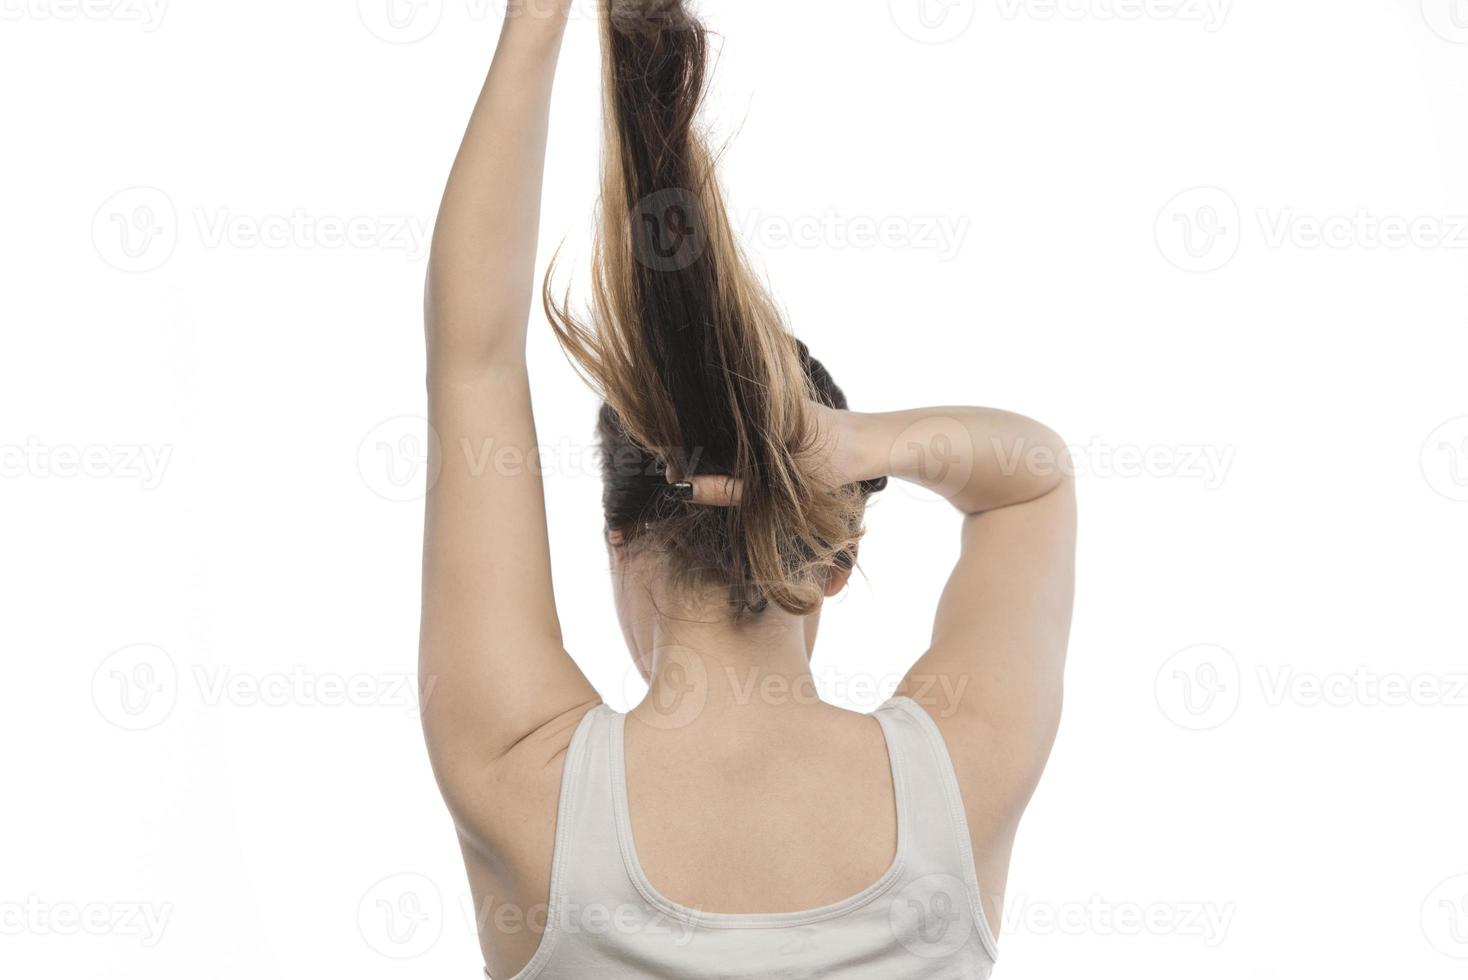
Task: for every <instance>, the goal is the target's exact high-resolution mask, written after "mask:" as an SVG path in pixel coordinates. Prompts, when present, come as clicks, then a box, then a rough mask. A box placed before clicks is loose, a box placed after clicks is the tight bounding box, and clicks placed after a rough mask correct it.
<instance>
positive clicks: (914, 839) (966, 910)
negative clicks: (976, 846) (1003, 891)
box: [486, 697, 998, 980]
mask: <svg viewBox="0 0 1468 980" xmlns="http://www.w3.org/2000/svg"><path fill="white" fill-rule="evenodd" d="M874 717H876V719H877V720H878V721H879V722H881V725H882V732H883V734H884V735H885V737H886V739H887V752H888V755H889V757H890V759H891V765H892V783H893V787H894V788H895V790H896V797H897V855H896V857H895V859H894V860H893V862H892V866H891V867H890V868H889V869H888V870H887V872H886V873H885V874H883V875H882V877H881V878H880V879H879V880H877V881H876V882H874V883H873V884H872V885H871V886H870V887H868V888H867V889H866V890H864V891H862V892H861V893H860V894H857V895H853V896H851V897H850V898H848V899H846V900H844V901H841V902H837V903H836V904H834V905H827V906H825V907H823V908H819V909H811V910H809V911H805V912H781V913H773V914H769V915H761V914H737V915H736V914H727V913H709V912H700V911H698V910H697V909H692V908H688V907H686V906H683V905H679V904H677V903H676V902H673V901H671V900H669V899H668V898H666V897H664V896H663V895H660V894H659V893H658V892H657V890H656V889H654V888H653V886H652V884H651V883H650V882H649V881H648V880H647V876H646V875H645V874H643V872H642V866H641V865H640V864H639V863H638V860H637V851H636V848H635V847H634V846H633V841H632V824H631V821H630V820H629V819H628V816H627V781H626V766H625V763H624V757H623V747H624V743H623V730H624V727H625V725H626V721H627V718H626V716H625V715H622V714H619V713H618V712H616V711H614V710H612V709H611V708H608V707H607V706H606V705H601V706H599V707H597V708H593V709H592V710H591V711H589V712H587V714H586V717H585V718H583V719H582V720H581V724H580V725H579V726H578V727H577V729H576V733H575V735H574V736H573V737H572V739H571V745H570V748H569V750H568V751H567V753H566V761H565V771H564V773H563V774H562V777H561V801H560V807H559V811H558V814H557V818H556V820H557V823H556V841H555V855H554V858H553V860H552V865H551V887H550V903H549V909H548V911H547V917H546V929H545V935H544V937H543V939H542V940H541V944H540V947H539V949H538V950H537V951H536V953H535V956H534V958H533V959H531V961H530V962H529V963H528V964H527V965H526V966H525V968H524V969H523V970H521V971H520V972H519V973H517V974H515V976H514V977H511V978H507V980H532V978H537V980H622V978H637V980H646V978H658V980H702V978H714V980H735V978H759V980H814V978H817V977H835V978H840V980H960V978H961V980H985V978H987V977H989V975H990V973H991V972H992V970H993V968H994V962H995V960H996V958H997V956H998V953H997V950H996V948H995V943H994V937H993V935H992V933H991V932H990V930H989V925H988V921H987V920H986V919H985V918H984V912H983V906H982V905H981V903H980V901H979V884H978V879H977V876H976V875H975V873H974V860H973V850H972V846H971V844H970V838H969V832H968V823H967V820H966V818H965V817H964V811H963V803H962V799H961V798H960V796H959V791H958V780H957V778H956V777H955V775H954V771H953V763H952V761H951V760H950V759H949V756H948V749H947V747H946V746H945V745H944V743H943V737H942V735H941V734H940V733H939V732H938V726H937V725H935V724H934V723H933V720H932V718H931V717H929V715H928V713H927V712H926V711H924V710H923V709H922V708H921V707H919V706H918V705H917V704H916V703H915V702H913V701H912V700H910V699H908V698H904V697H898V698H893V699H892V700H891V701H888V702H887V703H886V704H884V705H882V707H880V708H878V709H877V711H876V712H874ZM486 975H487V974H486Z"/></svg>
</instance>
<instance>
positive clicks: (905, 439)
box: [842, 407, 1072, 514]
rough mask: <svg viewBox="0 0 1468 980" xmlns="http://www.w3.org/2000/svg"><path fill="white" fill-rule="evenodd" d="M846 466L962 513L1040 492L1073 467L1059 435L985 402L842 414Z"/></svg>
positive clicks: (1026, 498)
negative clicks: (907, 485) (934, 497)
mask: <svg viewBox="0 0 1468 980" xmlns="http://www.w3.org/2000/svg"><path fill="white" fill-rule="evenodd" d="M846 426H847V433H846V434H845V435H844V437H843V439H842V441H844V442H846V444H847V446H848V447H849V448H848V453H849V455H848V458H847V462H846V464H845V465H846V466H847V467H849V468H850V469H851V470H852V471H854V472H855V474H856V476H857V479H860V480H870V479H876V478H878V477H882V476H890V477H895V478H897V479H901V480H906V481H908V482H911V483H915V484H917V485H919V486H922V487H925V488H927V489H929V490H931V491H933V492H935V493H937V494H939V495H941V496H943V497H945V498H947V499H948V500H949V501H950V502H951V503H952V504H953V505H954V506H955V507H957V508H958V509H959V510H961V511H963V512H964V513H967V514H977V513H982V512H984V511H989V510H995V509H997V508H999V507H1008V506H1010V505H1012V504H1019V503H1024V502H1026V501H1029V500H1035V499H1037V498H1039V497H1042V496H1044V495H1045V494H1047V493H1049V492H1050V491H1051V490H1054V489H1055V488H1056V487H1058V486H1060V485H1061V483H1063V482H1064V481H1065V480H1067V479H1069V478H1070V476H1071V473H1072V470H1071V461H1070V456H1069V453H1068V451H1067V449H1066V446H1065V443H1064V441H1063V440H1062V439H1061V438H1060V436H1058V435H1057V434H1056V433H1055V432H1053V431H1051V430H1050V429H1049V428H1047V427H1046V426H1044V425H1041V424H1040V423H1039V422H1036V421H1034V420H1033V419H1029V418H1025V417H1024V416H1022V415H1015V414H1014V413H1012V412H1004V411H1000V410H998V409H990V408H947V407H945V408H919V409H912V410H910V411H903V412H878V413H856V412H853V413H847V419H846Z"/></svg>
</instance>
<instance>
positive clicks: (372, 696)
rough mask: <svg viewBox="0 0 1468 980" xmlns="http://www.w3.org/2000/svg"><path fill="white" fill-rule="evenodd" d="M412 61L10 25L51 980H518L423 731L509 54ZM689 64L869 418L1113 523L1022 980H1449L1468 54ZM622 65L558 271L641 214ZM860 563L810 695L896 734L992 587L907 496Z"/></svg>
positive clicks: (1097, 33) (173, 14)
mask: <svg viewBox="0 0 1468 980" xmlns="http://www.w3.org/2000/svg"><path fill="white" fill-rule="evenodd" d="M945 2H947V4H948V5H947V6H944V3H945ZM386 3H387V0H363V2H362V3H361V4H360V5H355V6H354V3H353V2H352V0H337V2H333V3H298V2H289V0H257V2H254V3H249V4H245V3H229V4H227V3H221V2H218V0H209V2H205V0H175V2H172V3H162V4H161V5H160V3H159V2H158V0H153V2H152V3H144V2H143V0H138V2H136V3H134V2H132V0H97V2H91V3H88V4H87V5H86V6H78V5H77V4H75V3H68V2H67V0H0V85H3V91H4V92H5V93H6V94H5V97H4V98H3V100H0V132H3V134H4V137H3V138H4V153H3V157H0V159H3V163H0V168H3V183H0V216H3V229H4V230H3V233H0V269H3V275H4V281H3V288H0V316H3V324H4V328H3V335H0V337H3V339H0V453H3V455H0V465H3V475H0V547H3V551H4V556H5V557H4V561H3V562H0V597H3V598H0V603H3V609H4V618H3V635H4V656H5V660H4V663H5V670H4V679H3V683H0V726H3V729H0V732H3V739H4V741H3V744H4V759H5V764H4V792H3V804H0V824H3V836H0V972H3V973H4V974H5V975H7V976H14V977H65V978H80V977H88V978H90V977H97V978H101V977H106V978H144V977H146V978H159V977H169V978H173V977H178V978H184V977H188V978H198V977H208V978H221V980H223V978H259V977H285V978H300V977H317V976H350V977H354V978H394V977H403V978H407V977H412V978H418V977H428V976H433V977H452V976H462V977H471V976H474V975H476V973H477V970H478V963H479V954H478V950H477V948H476V944H475V940H474V934H473V928H472V922H471V921H470V919H469V913H468V911H467V901H468V900H467V890H466V888H465V885H464V882H463V879H462V873H461V870H460V865H459V855H458V853H457V849H456V846H455V841H454V837H453V834H452V830H451V827H450V825H449V822H448V819H447V817H446V816H445V814H444V812H443V810H442V807H441V804H440V802H439V800H438V798H437V795H436V792H435V788H434V786H433V783H432V780H431V778H430V775H429V771H428V767H427V763H426V760H425V756H424V751H423V749H422V746H421V742H420V738H419V733H418V727H417V720H416V718H415V717H414V715H413V709H412V704H413V701H414V696H413V694H412V693H411V691H410V690H409V689H408V687H407V686H406V685H407V684H408V683H409V679H410V678H411V675H412V674H413V671H414V660H415V656H416V650H415V647H416V630H417V615H418V606H417V585H418V562H419V555H418V548H419V534H420V519H421V514H420V511H421V499H420V498H421V496H422V492H423V491H422V486H423V481H424V479H425V478H426V477H425V473H424V469H423V467H422V466H421V465H420V461H419V460H418V458H417V457H418V456H419V454H421V451H422V442H421V434H420V433H421V429H422V423H421V415H422V413H423V410H424V392H423V356H422V334H421V318H420V299H421V284H422V277H423V273H424V259H425V254H424V244H425V235H426V230H427V228H428V227H429V225H430V222H431V218H432V215H433V211H434V209H435V207H436V203H437V198H438V194H439V192H440V190H441V187H442V181H443V178H444V175H445V173H446V168H447V166H448V163H449V161H450V159H451V156H452V154H453V151H454V149H455V147H456V145H457V141H458V137H459V134H460V132H461V129H462V125H463V122H464V120H465V118H466V117H467V113H468V110H469V107H470V104H471V101H472V99H473V97H474V95H475V94H476V91H477V88H478V86H479V84H480V81H481V80H482V76H483V72H484V70H485V68H486V67H487V64H488V58H489V53H490V51H491V50H492V46H493V43H494V40H495V37H496V34H497V20H496V11H495V10H494V9H493V8H488V9H486V8H485V7H484V5H483V4H481V3H480V2H478V0H441V2H439V0H420V6H419V8H417V9H415V8H413V7H412V5H411V4H407V5H406V6H405V7H403V8H402V10H405V11H406V12H407V13H408V14H410V15H414V16H410V17H408V18H407V19H404V20H401V21H399V22H398V23H397V26H396V27H394V26H393V22H391V21H389V20H388V19H387V16H386V14H387V6H386ZM703 9H704V10H705V12H706V14H707V15H708V19H709V20H710V21H711V23H712V25H713V26H714V27H716V28H717V29H718V30H719V31H720V32H721V33H722V34H723V35H724V42H723V45H722V57H721V59H720V64H719V69H718V76H717V84H716V88H715V93H714V99H713V106H712V112H711V122H712V123H713V124H714V126H715V129H716V131H717V132H718V133H719V134H721V135H722V136H729V135H733V134H734V132H735V130H736V129H737V130H738V134H737V137H736V138H735V139H734V140H733V142H732V143H731V146H730V149H729V151H728V154H727V157H726V176H727V180H728V184H729V186H730V193H731V198H732V203H733V207H734V210H735V211H736V216H737V219H738V220H739V221H740V223H741V227H743V228H745V229H746V232H747V233H748V235H749V238H750V240H751V247H752V249H753V251H754V252H755V253H756V255H757V256H758V258H759V260H760V261H761V262H762V263H763V264H764V265H765V266H766V267H767V269H768V273H769V276H770V278H771V280H772V282H773V283H774V286H775V289H776V292H777V294H778V296H779V298H780V300H781V302H782V303H783V305H784V306H785V308H786V309H787V310H788V312H789V316H790V320H791V322H792V324H793V325H794V327H795V329H796V330H797V332H798V333H799V334H800V335H801V336H802V337H803V338H805V339H806V340H807V341H809V343H810V344H811V346H812V348H813V349H814V350H815V352H816V353H817V355H818V356H820V357H821V358H823V359H824V360H826V361H827V362H828V364H829V365H830V367H831V368H832V370H833V372H834V373H835V375H836V377H837V379H838V381H839V382H840V383H842V384H843V385H844V386H845V387H846V388H847V390H848V392H849V394H850V396H851V399H852V402H853V404H854V405H855V406H856V407H859V408H866V409H896V408H902V407H908V406H911V405H914V404H932V403H939V404H941V403H981V404H989V405H999V406H1003V407H1006V408H1011V409H1015V410H1018V411H1022V412H1026V413H1028V414H1032V415H1034V416H1036V417H1038V418H1040V419H1042V420H1044V421H1046V422H1047V423H1049V424H1050V425H1052V426H1053V427H1055V428H1056V429H1058V430H1059V431H1061V432H1062V433H1064V434H1065V435H1066V436H1067V438H1068V439H1069V441H1070V442H1071V443H1072V444H1073V445H1074V447H1075V449H1076V453H1077V457H1078V459H1079V460H1080V462H1081V464H1082V466H1083V467H1084V472H1083V474H1082V476H1081V492H1082V496H1083V505H1082V506H1083V532H1082V544H1081V556H1080V589H1079V595H1078V604H1077V610H1076V620H1075V632H1074V639H1073V643H1072V667H1071V671H1070V681H1069V693H1068V702H1067V716H1066V721H1065V726H1064V729H1063V732H1062V736H1061V738H1060V742H1059V745H1058V746H1057V749H1056V752H1055V756H1054V761H1053V763H1052V765H1051V768H1050V771H1049V773H1048V774H1047V776H1046V780H1045V783H1044V785H1043V787H1042V789H1041V790H1040V792H1039V794H1038V796H1037V797H1036V799H1035V801H1034V804H1033V806H1032V809H1031V812H1030V815H1029V817H1028V821H1027V824H1026V826H1025V828H1024V831H1023V834H1022V837H1021V839H1020V841H1019V845H1018V849H1017V852H1016V855H1015V861H1014V870H1013V876H1012V879H1011V889H1010V890H1011V895H1010V899H1011V908H1010V910H1009V917H1008V919H1007V921H1006V924H1005V928H1004V930H1003V934H1002V935H1001V947H1002V948H1003V953H1004V956H1003V962H1002V963H1001V966H1000V969H999V975H1000V976H1002V977H1008V978H1025V977H1031V978H1057V977H1083V976H1084V977H1093V976H1095V977H1128V978H1131V980H1141V978H1159V980H1160V978H1168V980H1172V978H1176V977H1179V976H1186V977H1190V978H1195V980H1209V978H1225V977H1227V978H1230V980H1238V978H1248V980H1265V978H1280V980H1283V978H1296V977H1326V976H1329V977H1342V978H1344V977H1350V978H1356V977H1361V978H1365V977H1375V976H1397V977H1411V978H1413V980H1435V978H1448V977H1461V976H1462V975H1463V970H1464V967H1465V961H1468V839H1465V836H1464V834H1463V826H1464V816H1465V807H1468V788H1465V782H1464V779H1463V746H1464V744H1465V737H1464V736H1465V722H1468V686H1465V682H1464V678H1465V676H1468V662H1465V656H1464V654H1465V643H1464V625H1465V621H1464V614H1465V604H1464V600H1463V596H1464V593H1465V584H1468V581H1465V579H1468V575H1465V571H1464V563H1463V560H1462V558H1463V555H1464V551H1465V545H1468V502H1465V501H1468V421H1465V419H1464V417H1465V416H1468V390H1465V385H1464V364H1465V363H1468V340H1465V325H1468V323H1465V313H1468V311H1465V304H1468V294H1465V277H1464V269H1465V262H1468V218H1464V217H1463V216H1464V215H1468V176H1465V175H1468V135H1465V131H1464V128H1463V121H1464V118H1465V109H1468V3H1465V2H1463V0H1425V2H1424V0H1377V2H1375V3H1370V2H1363V0H1337V2H1333V3H1329V4H1327V3H1266V2H1262V0H1237V2H1230V0H1213V2H1212V4H1211V5H1210V4H1209V3H1207V2H1206V0H1176V2H1172V0H1148V2H1146V3H1143V2H1141V0H1062V2H1060V4H1059V6H1058V7H1053V6H1050V5H1047V4H1046V3H1044V0H990V2H985V3H983V4H978V3H976V2H975V0H929V6H928V7H927V8H926V13H927V16H926V17H925V18H924V17H920V16H919V10H918V8H917V0H892V2H891V3H890V4H889V3H888V2H887V0H862V2H859V3H852V2H849V0H843V2H836V0H822V2H810V3H801V4H791V3H784V2H774V0H740V2H738V3H732V2H731V3H723V4H714V3H706V4H705V5H704V7H703ZM578 10H579V11H580V12H579V14H578V16H577V18H576V21H575V22H574V23H573V25H572V27H571V28H570V32H569V36H568V40H567V44H566V51H565V55H564V58H563V73H562V76H561V79H560V83H559V88H558V90H557V94H556V102H555V110H554V130H553V136H552V140H551V146H550V159H549V166H548V191H547V200H546V215H545V222H544V238H543V241H542V247H543V253H542V258H545V257H547V256H548V252H549V250H550V249H551V248H553V247H554V245H555V244H556V243H557V242H558V241H559V240H560V239H561V238H562V237H563V236H568V235H569V236H570V246H571V249H572V252H573V253H577V254H582V255H584V245H585V231H586V228H587V224H588V219H589V217H590V215H591V212H592V204H593V196H594V193H595V189H596V179H595V177H596V174H595V170H596V165H595V161H596V154H597V139H598V133H599V128H598V127H599V123H598V116H597V113H598V102H597V85H598V81H599V75H598V68H597V51H596V31H595V21H594V17H592V16H591V11H592V8H591V6H590V4H589V3H586V4H583V5H582V6H580V7H579V8H578ZM404 42H411V43H404ZM137 188H142V189H141V190H138V189H137ZM1196 188H1203V189H1202V190H1194V189H1196ZM1190 191H1191V193H1186V192H1190ZM1179 195H1181V196H1179ZM344 226H350V231H351V237H350V240H348V241H346V242H343V241H342V240H341V238H342V235H341V229H342V228H343V227H344ZM1322 228H1324V229H1325V235H1324V238H1325V239H1326V240H1325V241H1323V240H1322V235H1321V233H1320V231H1321V229H1322ZM1404 228H1405V229H1407V232H1408V233H1407V234H1406V235H1405V236H1404V235H1402V234H1401V232H1402V229H1404ZM935 229H937V230H935ZM878 232H879V233H880V234H878ZM583 281H584V279H583ZM531 335H532V340H531V345H530V347H531V359H532V369H533V372H534V376H535V379H536V392H535V393H536V397H537V409H538V414H539V422H540V426H541V433H542V441H543V443H544V444H545V445H546V447H547V448H548V457H547V461H546V468H547V478H546V492H547V494H548V496H549V501H550V512H551V515H552V528H551V530H552V546H553V549H554V557H555V568H556V577H557V590H558V595H559V599H560V606H561V610H562V617H563V620H564V624H565V630H566V639H567V642H568V644H569V646H570V649H571V650H572V651H573V652H574V653H575V655H576V656H577V659H578V660H579V661H580V663H581V664H582V666H583V667H584V668H585V670H586V671H587V672H588V674H589V675H590V676H591V677H592V678H593V680H594V681H595V682H596V683H597V684H598V686H599V687H600V688H601V689H602V691H603V692H604V694H605V696H606V697H607V699H608V700H609V701H610V702H611V703H613V704H614V705H616V706H617V707H626V706H628V705H629V704H630V703H631V700H632V699H633V698H634V697H635V696H636V695H637V690H636V686H635V685H631V684H628V683H627V670H626V655H625V653H624V652H623V650H622V647H621V641H620V638H619V634H618V632H617V630H616V627H615V625H614V619H613V613H612V609H611V606H610V602H609V597H608V588H607V582H606V567H605V558H604V555H603V553H602V550H601V544H600V538H599V531H600V516H599V513H598V510H597V501H598V495H599V485H598V481H597V479H596V478H595V476H594V471H593V469H592V467H591V461H592V456H591V445H590V434H591V428H592V421H593V411H594V408H595V404H594V401H593V399H592V398H591V396H590V395H589V394H588V393H587V392H586V391H585V390H584V389H583V388H581V387H580V386H579V384H578V382H577V381H576V380H575V378H574V376H573V374H572V372H571V370H570V368H569V367H568V365H567V364H566V362H565V361H564V359H563V358H562V356H561V355H560V353H559V352H558V351H557V350H556V348H555V346H554V344H553V342H552V341H551V339H550V337H549V333H548V329H547V328H546V327H545V325H544V323H543V321H542V320H541V319H540V318H539V317H537V319H536V321H535V322H534V323H533V324H532V331H531ZM1454 420H1456V421H1454ZM870 526H871V535H870V538H869V539H868V541H867V543H866V545H865V550H864V556H863V557H864V564H865V569H866V579H865V580H863V581H858V582H857V583H856V584H855V585H854V586H853V587H852V589H851V591H850V593H849V595H848V596H847V597H845V598H843V599H842V600H840V601H839V602H837V603H835V604H834V607H833V608H832V609H831V610H830V612H829V613H828V616H827V622H826V626H825V632H824V635H823V637H822V642H821V646H820V649H819V651H818V654H817V671H818V676H819V677H820V678H821V679H822V680H823V682H824V683H826V685H827V686H828V689H829V690H830V691H831V695H832V697H833V698H834V699H835V700H837V701H838V702H841V703H844V704H847V705H851V706H854V707H871V706H873V705H875V703H877V701H879V700H880V699H881V697H882V696H883V695H885V693H886V690H887V689H889V688H890V686H891V685H892V684H895V682H896V679H897V677H898V676H899V675H900V673H901V672H902V671H903V670H904V669H905V667H906V666H907V664H908V663H909V662H910V660H911V659H912V658H913V657H914V656H915V655H916V654H917V653H918V652H919V651H920V650H921V649H922V648H923V645H924V642H925V638H926V634H927V630H928V626H929V621H930V615H931V612H932V608H933V605H934V601H935V598H936V595H937V591H938V588H939V586H940V583H941V581H942V579H943V577H944V575H945V573H946V563H947V561H948V560H949V558H950V557H951V556H952V555H953V554H954V552H955V545H956V533H957V523H956V520H955V518H954V517H953V515H952V514H951V513H949V512H948V510H947V508H946V507H945V506H944V505H941V504H939V503H935V502H933V501H931V500H926V499H922V498H920V497H919V496H916V495H914V494H912V493H909V492H907V491H904V490H902V489H895V488H894V489H893V490H892V491H890V492H889V493H887V494H886V495H884V497H883V498H882V500H881V503H880V504H879V505H878V506H877V507H875V508H874V510H873V511H872V513H871V520H870ZM487 546H489V543H487ZM874 686H877V687H880V688H881V690H879V691H874V690H872V688H873V687H874Z"/></svg>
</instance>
